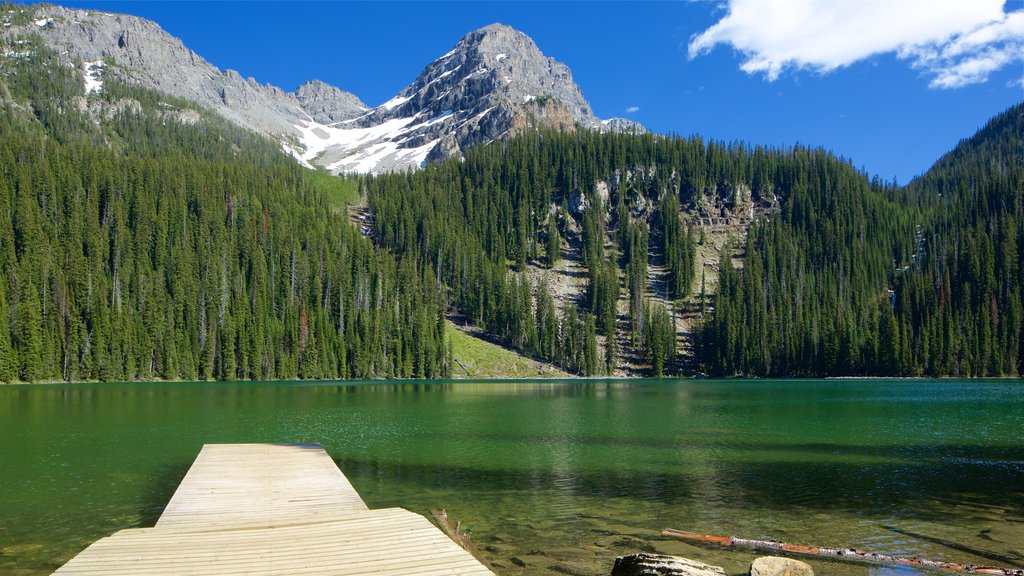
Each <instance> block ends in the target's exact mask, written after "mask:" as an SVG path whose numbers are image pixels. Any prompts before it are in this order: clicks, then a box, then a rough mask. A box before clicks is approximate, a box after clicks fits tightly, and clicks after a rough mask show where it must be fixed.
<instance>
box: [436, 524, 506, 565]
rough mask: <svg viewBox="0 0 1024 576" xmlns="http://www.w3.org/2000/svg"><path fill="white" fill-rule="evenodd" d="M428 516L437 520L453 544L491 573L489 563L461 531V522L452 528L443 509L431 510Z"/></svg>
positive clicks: (467, 535)
mask: <svg viewBox="0 0 1024 576" xmlns="http://www.w3.org/2000/svg"><path fill="white" fill-rule="evenodd" d="M430 514H431V516H433V517H434V520H437V525H438V526H440V527H441V530H443V531H444V533H445V534H447V535H448V537H449V538H451V539H452V541H453V542H455V543H456V544H458V545H459V546H461V547H462V549H463V550H465V551H466V552H469V553H470V554H471V555H472V556H473V558H476V559H477V560H478V561H480V563H481V564H483V565H484V566H486V567H487V569H488V570H492V571H493V569H494V568H493V567H492V566H491V563H490V562H488V561H487V560H486V559H485V558H484V557H483V555H482V554H480V551H479V550H477V549H476V546H474V545H473V541H472V540H470V539H469V534H466V533H465V532H463V531H462V530H461V528H462V523H461V522H460V523H456V524H455V525H454V526H453V525H452V521H451V519H450V518H448V513H447V512H445V511H444V509H441V510H431V511H430Z"/></svg>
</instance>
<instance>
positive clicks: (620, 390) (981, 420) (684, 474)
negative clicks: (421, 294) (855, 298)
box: [0, 380, 1024, 576]
mask: <svg viewBox="0 0 1024 576" xmlns="http://www.w3.org/2000/svg"><path fill="white" fill-rule="evenodd" d="M216 442H320V443H321V444H323V446H324V447H325V448H326V449H327V451H328V453H330V455H331V456H332V457H333V458H334V459H335V461H336V462H337V463H338V465H339V466H340V467H341V469H342V471H343V472H344V473H345V474H346V475H347V476H348V478H349V479H350V480H351V481H352V484H353V485H354V486H355V487H356V489H357V490H358V491H359V493H360V494H361V495H362V496H363V499H364V500H366V502H367V504H369V506H370V507H371V508H378V507H390V506H401V507H404V508H407V509H409V510H412V511H414V512H419V513H424V514H428V513H429V510H430V509H432V508H446V509H447V510H448V513H449V516H451V517H452V518H453V519H455V520H458V521H461V523H462V526H463V527H465V528H467V529H468V530H469V531H470V532H471V533H472V536H473V540H474V541H475V542H476V543H477V546H478V547H479V548H481V550H482V551H483V553H484V555H485V556H486V557H488V558H489V559H490V560H491V561H493V563H494V565H495V569H496V571H497V572H498V574H499V575H505V574H524V575H525V574H529V575H541V574H549V575H555V574H566V573H570V574H571V573H577V574H595V575H596V574H608V573H609V572H610V569H611V565H612V563H613V561H614V559H615V557H616V556H621V555H624V554H629V553H634V552H639V551H661V552H666V553H673V554H680V555H684V556H688V557H692V558H697V559H702V560H704V561H708V562H711V563H715V564H719V565H721V566H724V567H725V568H726V569H727V571H729V572H730V574H739V573H741V572H743V571H744V570H745V568H746V567H747V565H748V564H749V562H750V560H751V559H752V558H753V557H754V554H753V553H751V552H749V551H745V550H718V549H709V548H696V547H692V546H689V545H686V544H683V543H679V542H673V541H670V540H666V539H663V538H661V537H660V536H659V533H660V531H661V530H662V529H663V528H666V527H671V528H677V529H681V530H688V531H696V532H705V533H713V534H723V535H735V536H741V537H746V538H761V539H779V540H785V541H787V542H791V543H795V544H813V545H829V546H856V547H859V548H864V549H868V550H872V551H879V552H886V553H891V554H907V555H920V556H922V557H929V558H935V559H944V560H949V561H957V562H966V563H990V564H992V563H994V564H1001V565H1007V566H1012V565H1016V566H1024V382H1021V381H995V382H962V381H952V380H942V381H885V380H868V381H856V380H849V381H845V380H844V381H811V380H805V381H714V380H701V381H674V380H662V381H557V382H552V381H542V382H529V381H524V382H449V381H438V382H419V383H413V382H397V383H381V382H370V383H336V382H329V383H312V384H311V383H133V384H74V385H37V386H0V574H10V575H17V574H33V575H34V574H47V573H49V572H51V571H52V570H54V569H55V568H57V567H58V566H59V565H60V564H61V563H63V562H64V561H66V560H67V559H68V558H70V557H71V556H73V555H74V554H75V553H77V552H78V551H79V550H81V549H82V548H84V547H85V546H87V545H88V544H90V543H91V542H93V541H95V540H96V539H98V538H101V537H103V536H105V535H108V534H110V533H113V532H115V531H117V530H119V529H121V528H127V527H135V526H147V525H152V524H153V523H154V522H155V521H156V519H157V517H159V515H160V513H161V511H162V510H163V507H164V505H165V504H166V503H167V501H168V499H169V498H170V496H171V494H172V493H173V492H174V490H175V488H176V487H177V485H178V483H179V482H180V480H181V478H182V477H183V476H184V474H185V472H186V470H187V469H188V466H189V465H190V464H191V463H192V460H193V459H194V458H195V456H196V454H197V453H198V452H199V449H200V448H201V447H202V445H203V444H204V443H216ZM813 564H814V566H815V569H816V571H817V573H818V574H819V575H827V574H837V575H867V574H871V575H876V576H878V575H889V574H901V575H902V574H916V573H917V572H913V571H908V570H896V569H891V568H868V567H865V566H858V565H849V564H842V563H835V562H826V561H816V562H813Z"/></svg>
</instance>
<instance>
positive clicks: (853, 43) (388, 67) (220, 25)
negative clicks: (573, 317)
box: [68, 0, 1024, 183]
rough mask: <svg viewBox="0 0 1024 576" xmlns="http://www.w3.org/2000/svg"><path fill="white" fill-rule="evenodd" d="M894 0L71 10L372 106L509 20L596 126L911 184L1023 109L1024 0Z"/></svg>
mask: <svg viewBox="0 0 1024 576" xmlns="http://www.w3.org/2000/svg"><path fill="white" fill-rule="evenodd" d="M899 1H905V2H906V10H907V11H906V13H903V14H873V13H871V10H865V9H864V6H868V5H871V3H870V2H868V3H865V2H863V0H845V1H844V0H838V1H835V0H772V2H774V4H775V7H774V9H773V10H771V11H770V12H763V8H764V6H765V5H766V2H764V1H763V0H728V1H727V2H703V1H678V2H668V1H660V2H582V1H574V2H428V1H421V2H397V1H393V2H229V1H220V2H166V1H165V2H145V3H143V2H109V1H108V2H97V1H82V2H74V1H71V2H68V5H70V6H74V7H81V8H91V9H97V10H105V11H113V12H124V13H129V14H134V15H138V16H142V17H145V18H149V19H151V20H154V21H156V22H157V23H158V24H160V25H161V26H162V27H163V28H164V29H165V30H167V31H168V32H170V33H171V34H173V35H175V36H178V37H180V38H181V39H182V40H183V41H184V42H185V44H186V45H187V46H188V47H190V48H192V49H193V50H195V51H196V52H197V53H199V54H200V55H201V56H203V57H204V58H206V59H207V60H208V61H210V62H211V63H213V64H214V65H216V66H217V67H219V68H222V69H224V68H232V69H235V70H238V71H239V72H240V73H241V74H242V75H243V76H252V77H254V78H256V79H257V80H258V81H260V82H263V83H271V84H274V85H277V86H280V87H282V88H284V89H286V90H293V89H294V88H295V87H296V86H298V85H299V84H301V83H302V82H304V81H306V80H308V79H311V78H319V79H321V80H324V81H325V82H328V83H331V84H334V85H336V86H338V87H340V88H343V89H345V90H349V91H351V92H353V93H355V94H356V95H357V96H359V97H360V98H361V99H362V100H363V101H364V102H366V103H367V104H369V105H371V106H375V105H377V104H380V103H382V102H384V101H386V100H388V99H389V98H391V97H392V96H394V94H395V93H397V92H398V91H399V90H401V89H402V88H403V87H405V85H407V84H408V83H410V82H412V80H413V79H414V78H415V77H416V75H417V74H418V73H419V72H420V71H421V70H422V69H423V67H424V66H426V65H427V64H428V63H430V62H431V61H432V60H434V59H435V58H437V57H439V56H441V55H442V54H444V53H445V52H447V51H448V50H450V49H451V47H452V46H453V45H454V44H455V43H456V42H457V41H458V39H459V38H460V37H461V36H462V35H464V34H465V33H467V32H469V31H471V30H474V29H476V28H479V27H481V26H484V25H487V24H490V23H492V22H502V23H504V24H509V25H511V26H514V27H516V28H518V29H520V30H522V31H523V32H526V33H527V34H528V35H530V36H531V37H532V38H533V39H534V40H535V41H536V42H537V45H538V46H539V47H540V49H541V51H542V52H544V53H545V54H546V55H548V56H551V57H554V58H556V59H558V60H561V61H562V62H565V63H566V64H568V65H569V67H570V68H571V69H572V71H573V75H574V77H575V80H576V82H577V83H578V84H579V85H580V87H581V88H582V89H583V93H584V95H585V96H586V97H587V99H588V100H589V101H590V103H591V105H592V106H593V108H594V112H595V113H596V114H597V115H598V116H600V117H603V118H608V117H612V116H624V117H628V118H632V119H635V120H637V121H639V122H642V123H643V124H644V125H646V126H647V127H648V128H650V129H651V130H653V131H655V132H659V133H678V134H683V135H689V134H700V135H701V136H704V137H705V138H713V139H719V140H744V141H747V142H750V143H753V144H765V145H791V144H794V143H797V142H799V143H801V144H805V145H812V146H823V147H825V148H828V149H831V150H833V151H835V152H836V153H837V154H840V155H842V156H845V157H846V158H849V159H850V160H852V162H853V163H854V164H855V165H856V166H858V167H864V168H865V169H866V170H867V171H868V172H869V173H870V174H872V175H877V176H880V177H881V178H883V179H886V180H891V179H892V178H896V179H898V181H899V182H901V183H905V182H907V181H909V180H910V179H911V178H912V177H913V176H914V175H916V174H919V173H921V172H923V171H924V170H927V168H928V167H929V166H930V165H931V164H932V163H933V162H934V161H935V160H936V159H938V158H939V157H940V156H941V155H942V154H943V153H945V152H947V151H948V150H950V149H951V148H952V147H953V146H955V145H956V143H957V142H958V141H959V140H960V139H961V138H965V137H968V136H970V135H971V134H972V133H973V132H974V131H975V130H977V129H978V128H979V127H981V126H982V125H983V124H984V123H985V122H986V121H987V120H988V119H989V118H990V117H992V116H994V115H995V114H997V113H999V112H1001V111H1003V110H1005V109H1006V108H1007V107H1009V106H1011V105H1012V104H1014V103H1016V102H1019V101H1021V100H1024V84H1022V78H1024V60H1022V59H1024V56H1022V55H1021V53H1022V52H1024V33H1021V25H1022V23H1024V12H1021V10H1024V0H1010V1H1009V2H1006V3H1005V4H1003V0H941V1H940V0H927V2H925V0H893V2H899ZM758 2H759V3H758ZM791 3H797V4H799V3H803V4H799V6H798V7H799V8H800V9H801V10H802V12H799V14H798V13H797V12H798V11H794V9H793V8H791V7H787V6H785V5H786V4H791ZM875 4H878V3H875ZM885 4H886V2H882V3H881V5H883V6H884V5H885ZM925 5H926V6H928V8H926V9H922V6H925ZM844 10H846V12H844ZM957 10H959V11H960V13H957ZM928 14H933V15H935V16H934V17H931V18H928V17H923V18H922V17H921V15H928ZM801 18H802V20H801ZM900 18H903V19H904V20H905V21H907V22H910V21H913V23H914V24H913V25H910V24H907V25H904V26H898V25H893V24H892V23H893V22H897V23H898V22H899V21H900V20H899V19H900ZM1000 18H1001V19H1000ZM972 19H973V20H972ZM936 39H938V40H936ZM897 45H898V46H897ZM1000 50H1001V51H1002V52H999V51H1000ZM993 55H994V56H993ZM983 57H984V58H988V61H987V62H986V61H985V60H984V58H983ZM997 57H1001V58H1002V59H1001V60H1000V59H999V58H997ZM972 58H973V59H972ZM992 62H996V64H1001V65H1000V66H998V67H997V68H996V69H994V70H991V69H990V68H992V66H993V64H992ZM950 85H953V86H957V87H952V88H948V87H947V88H943V87H941V86H950ZM634 109H635V111H631V112H627V110H634Z"/></svg>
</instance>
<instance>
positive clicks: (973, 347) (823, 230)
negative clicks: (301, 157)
mask: <svg viewBox="0 0 1024 576" xmlns="http://www.w3.org/2000/svg"><path fill="white" fill-rule="evenodd" d="M1021 112H1022V106H1021V105H1018V106H1015V107H1014V108H1011V109H1010V110H1008V111H1007V112H1005V113H1003V114H1002V115H1000V116H999V117H997V118H995V119H993V120H992V121H991V122H990V123H989V125H988V126H986V127H985V128H984V129H983V130H981V131H980V132H979V133H978V134H977V135H976V136H974V137H973V138H971V139H969V140H966V141H964V142H962V143H961V145H960V146H959V147H957V149H956V150H954V151H953V152H951V153H950V154H948V155H947V156H946V157H944V158H943V159H941V160H940V161H939V162H938V163H937V164H936V165H935V167H934V168H933V169H932V170H930V171H929V172H928V173H927V174H925V175H924V176H922V177H920V178H918V179H916V180H915V181H914V182H912V183H911V184H910V185H908V186H904V187H900V186H897V185H895V184H893V183H887V182H883V181H880V180H879V179H877V178H869V177H868V175H867V174H865V173H864V172H862V171H858V170H856V169H855V168H854V167H853V166H852V164H851V163H850V162H849V161H847V160H844V159H841V158H837V157H835V156H834V155H832V154H831V153H829V152H827V151H825V150H821V149H807V148H802V147H793V148H781V149H770V148H762V147H751V146H748V145H744V144H742V143H733V144H723V143H720V142H715V141H708V142H705V141H704V140H702V139H701V138H699V137H691V138H680V137H675V136H673V137H661V136H654V135H650V134H643V135H636V134H601V133H597V132H593V131H585V130H579V131H576V132H553V131H544V130H540V131H536V132H532V133H528V134H524V135H521V136H518V137H516V138H513V139H511V140H510V141H508V142H506V143H500V144H494V145H490V146H481V147H477V148H474V149H472V150H470V151H468V152H467V153H466V155H465V160H464V161H461V162H460V161H450V162H447V163H443V164H438V165H433V166H429V167H427V169H425V170H423V171H419V172H415V173H410V174H400V175H390V176H382V177H378V178H373V179H368V180H366V181H365V182H364V184H363V185H364V186H365V187H366V188H367V189H368V190H369V198H370V203H371V206H372V207H373V210H374V214H375V215H376V231H375V237H376V239H377V241H378V242H379V243H380V244H381V245H383V246H386V247H388V248H389V249H390V250H392V251H394V252H395V253H397V254H403V255H412V256H414V257H415V258H417V260H418V261H420V262H422V263H423V264H424V265H428V264H432V265H433V266H434V268H435V270H437V274H438V277H439V278H441V279H442V280H443V281H444V282H445V283H446V284H447V285H448V286H449V288H450V298H451V302H452V305H453V306H455V307H456V308H457V309H458V310H459V311H460V313H462V314H464V315H466V316H467V317H469V318H471V319H472V320H473V321H474V322H475V323H477V324H478V325H480V326H482V327H484V328H485V329H487V330H488V331H490V332H491V333H493V334H495V335H499V336H500V337H502V338H503V339H504V342H505V343H506V345H508V346H511V347H513V348H516V349H518V350H521V351H523V352H524V353H526V354H529V355H532V356H536V357H539V358H544V359H547V360H550V361H552V362H556V363H558V364H560V365H562V366H563V367H565V368H567V369H569V370H578V371H580V372H582V373H584V374H600V373H602V372H603V371H606V370H608V367H609V366H611V365H613V362H614V360H615V357H616V355H617V354H619V353H620V351H619V350H617V347H618V346H619V345H618V344H617V343H616V341H618V342H625V343H626V345H628V346H630V347H632V348H634V350H633V352H634V353H635V354H636V355H637V356H640V357H642V358H644V359H645V360H646V362H647V364H648V366H649V373H650V374H652V375H656V376H658V375H662V374H667V373H673V372H677V371H679V370H680V369H683V368H684V366H685V365H684V364H683V362H682V360H683V359H682V358H680V357H679V353H678V352H679V349H678V346H677V339H676V335H675V330H674V329H673V326H674V325H673V324H672V320H671V318H670V317H669V316H670V313H669V311H667V310H666V306H664V305H663V302H668V304H669V307H676V306H677V305H678V304H680V303H681V302H683V301H685V300H687V298H688V297H693V296H694V287H695V286H694V280H695V277H696V273H695V262H694V253H695V247H694V245H695V242H697V241H696V240H695V238H696V235H697V234H696V233H695V232H694V227H696V226H697V223H696V222H695V218H694V215H695V214H697V213H698V212H700V211H701V210H702V209H703V208H706V204H707V203H708V199H709V198H711V199H715V200H717V201H720V202H721V203H722V204H723V205H724V206H725V207H726V209H728V210H730V211H734V212H735V211H746V210H747V209H748V208H750V209H753V208H754V207H760V208H767V209H765V210H762V211H760V212H759V213H760V216H759V217H757V218H755V219H754V220H753V222H752V223H751V225H750V227H749V229H748V230H747V235H746V239H745V240H744V239H742V238H739V237H737V238H736V239H735V244H734V245H733V246H728V247H727V248H726V249H725V250H724V251H723V254H722V255H721V258H720V262H721V269H720V272H719V274H720V278H719V287H718V293H717V295H715V297H714V299H713V306H712V307H711V310H710V311H709V312H708V314H707V315H705V316H704V318H703V322H702V324H701V325H700V327H699V332H698V335H697V340H698V342H697V346H696V347H695V356H696V357H695V358H689V359H687V360H688V361H689V363H688V366H689V368H690V369H691V370H692V369H693V367H695V366H696V367H697V368H698V369H700V370H703V371H706V372H707V373H709V374H712V375H716V376H733V375H748V376H823V375H828V376H869V375H870V376H922V375H927V376H943V375H957V376H1000V375H1016V374H1019V373H1020V372H1021V369H1022V367H1024V347H1022V345H1021V342H1022V337H1024V332H1022V321H1021V315H1022V310H1021V287H1022V284H1024V269H1022V267H1021V266H1020V262H1019V258H1018V254H1020V253H1021V250H1022V249H1024V229H1022V220H1021V216H1022V215H1021V211H1022V207H1024V186H1022V173H1024V163H1022V162H1020V158H1024V144H1022V138H1021V134H1024V124H1022V114H1021ZM601 185H607V186H608V188H609V189H610V192H609V194H608V197H607V198H603V197H602V196H601V195H600V194H599V193H598V192H597V191H598V190H599V189H600V187H601ZM570 228H578V230H577V231H573V230H570ZM568 234H574V235H575V236H577V237H578V238H579V244H580V250H581V252H582V259H583V261H584V263H585V266H586V268H587V270H588V279H587V280H588V283H587V290H586V294H585V296H584V298H583V299H582V303H583V305H582V306H581V308H580V309H579V310H576V309H575V308H572V307H570V308H568V309H567V310H566V311H565V316H567V318H563V319H562V320H561V324H562V325H567V326H568V328H565V327H564V326H563V327H562V328H561V329H557V330H556V327H555V325H554V324H555V322H554V320H551V319H550V313H549V312H548V311H547V310H548V309H549V307H550V306H549V304H548V302H547V300H548V299H549V294H548V289H547V287H546V286H545V285H544V283H543V282H538V283H537V285H535V286H529V287H527V286H526V285H527V284H528V281H527V280H526V276H525V275H524V274H523V273H522V272H521V271H522V270H524V269H525V268H527V267H528V264H534V265H536V266H537V267H542V266H544V265H548V266H550V265H551V264H552V263H553V262H556V261H557V259H558V258H560V251H561V247H562V246H563V242H562V240H561V237H562V236H565V235H568ZM656 252H658V253H660V254H661V255H662V258H663V259H664V262H665V263H666V268H667V270H668V274H669V279H668V282H667V285H668V286H669V289H668V294H666V298H663V299H660V300H661V301H660V302H654V303H652V302H650V301H649V299H648V295H649V291H647V288H648V286H647V282H648V274H647V269H648V257H649V255H650V254H652V253H656ZM736 254H739V255H741V261H742V267H738V266H734V265H733V256H734V255H736ZM531 288H532V289H533V291H534V292H535V293H536V298H535V299H534V302H533V304H534V306H533V308H532V309H531V300H530V298H529V297H528V292H529V291H530V289H531ZM620 292H621V293H622V294H623V295H624V296H626V297H628V306H627V307H626V308H625V311H624V313H623V314H622V315H623V316H624V317H625V318H624V320H625V322H624V323H617V322H616V317H615V316H616V307H615V302H616V300H617V299H618V297H619V294H620ZM701 296H703V295H701ZM703 301H704V300H703V298H701V302H703ZM532 318H535V320H534V319H532ZM544 322H547V323H548V324H550V325H549V326H547V327H545V326H544V324H543V323H544ZM576 323H579V324H581V325H582V326H584V329H583V330H582V331H578V330H575V329H574V328H573V326H574V325H575V324H576ZM617 325H618V326H619V328H620V329H621V330H622V331H625V332H627V337H626V338H619V339H615V338H608V339H606V340H605V342H606V344H605V352H604V354H603V355H596V354H593V353H589V352H586V351H589V350H590V348H592V347H593V340H594V336H593V335H594V333H595V332H596V333H597V334H604V335H607V336H610V335H612V334H613V331H614V330H616V326H617ZM555 332H558V333H559V334H561V335H562V336H563V342H562V344H561V345H556V346H555V347H554V348H552V347H551V342H553V341H554V339H553V338H551V337H550V336H546V335H547V334H553V333H555ZM572 335H576V336H578V338H573V337H572ZM578 350H582V351H584V353H583V354H582V355H580V354H579V353H576V352H575V351H578ZM566 353H568V356H569V357H568V358H567V357H565V355H566ZM591 356H593V357H595V358H596V362H594V363H591V362H590V360H589V358H590V357H591ZM581 359H582V360H583V362H582V363H580V360H581Z"/></svg>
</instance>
